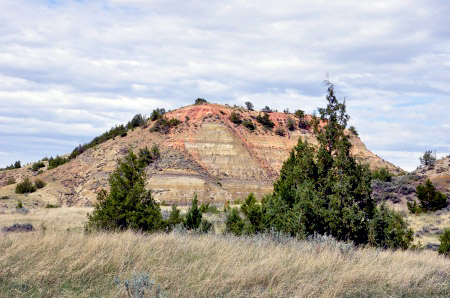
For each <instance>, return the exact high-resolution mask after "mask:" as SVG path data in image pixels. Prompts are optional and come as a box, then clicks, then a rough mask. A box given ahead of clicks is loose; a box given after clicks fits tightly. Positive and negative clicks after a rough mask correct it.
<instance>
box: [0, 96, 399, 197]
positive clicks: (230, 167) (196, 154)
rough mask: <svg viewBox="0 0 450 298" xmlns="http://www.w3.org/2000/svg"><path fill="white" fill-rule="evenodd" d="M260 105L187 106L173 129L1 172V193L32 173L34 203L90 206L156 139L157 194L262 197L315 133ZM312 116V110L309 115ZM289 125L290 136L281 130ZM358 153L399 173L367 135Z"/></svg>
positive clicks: (151, 172) (142, 131)
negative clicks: (264, 117)
mask: <svg viewBox="0 0 450 298" xmlns="http://www.w3.org/2000/svg"><path fill="white" fill-rule="evenodd" d="M232 112H236V113H239V114H240V115H241V116H242V118H243V119H249V120H251V121H252V122H253V124H254V125H255V126H256V129H255V130H254V131H250V130H249V129H247V128H246V127H244V126H243V125H236V124H234V123H233V122H231V121H230V120H229V117H230V115H231V113H232ZM259 113H260V112H258V111H248V110H245V109H243V108H236V107H229V106H223V105H216V104H203V105H193V106H187V107H184V108H181V109H177V110H174V111H172V112H169V113H166V115H165V116H166V117H167V118H168V119H171V118H175V119H178V120H180V121H181V124H179V125H178V126H176V127H174V128H172V129H171V130H170V132H169V133H167V134H162V133H160V132H151V131H150V129H149V128H150V127H152V125H154V123H153V122H151V121H149V122H148V123H147V125H145V126H143V127H140V128H136V129H134V130H133V131H129V132H128V134H127V135H126V136H124V137H116V138H115V139H111V140H109V141H107V142H104V143H102V144H100V145H97V146H96V147H94V148H91V149H89V150H87V151H86V152H84V153H83V154H81V155H79V156H78V157H77V158H75V159H74V160H71V161H70V162H68V163H67V164H64V165H62V166H59V167H57V168H55V169H53V170H48V171H47V170H46V171H44V172H43V173H41V174H39V175H37V174H36V173H34V172H32V171H30V166H28V167H24V168H21V169H18V170H9V171H3V172H0V185H1V188H0V196H3V195H7V196H10V197H11V198H14V197H20V196H23V195H17V194H14V187H15V185H9V186H8V185H6V181H7V180H8V179H9V178H14V179H15V180H16V181H18V182H20V181H21V180H23V179H24V178H25V177H26V176H29V177H31V176H35V177H32V180H33V179H36V178H40V179H42V180H44V181H46V182H47V186H46V187H45V188H43V189H40V190H38V191H37V192H35V193H32V194H29V195H27V199H28V200H30V201H31V202H35V204H43V202H44V203H47V202H48V203H53V204H59V205H69V206H72V205H79V206H81V205H91V204H92V203H93V202H94V201H95V197H96V193H97V192H98V191H99V190H100V189H101V188H107V186H108V176H109V174H110V173H111V172H112V171H113V170H114V168H115V166H116V162H117V159H118V158H121V157H123V156H124V155H125V154H126V153H127V151H128V150H130V148H131V149H132V150H137V149H138V148H143V147H145V146H147V147H149V148H150V147H151V146H153V145H157V146H158V147H159V149H160V151H161V157H160V159H159V160H158V161H157V162H155V163H153V164H151V165H150V166H149V167H148V168H147V174H148V186H149V187H150V188H151V189H152V190H153V191H154V194H155V198H156V199H158V200H159V201H161V202H166V203H172V202H177V203H179V204H180V203H181V204H183V203H187V202H188V201H190V200H191V198H192V197H193V195H194V193H197V194H198V196H199V199H200V200H201V201H209V202H223V201H225V200H235V199H241V198H244V197H245V196H246V195H247V194H248V193H250V192H253V193H255V194H256V195H257V196H262V195H264V194H266V193H268V192H270V191H271V190H272V183H273V181H274V180H275V179H276V178H277V175H278V173H279V171H280V169H281V166H282V164H283V161H284V160H285V159H286V158H287V157H288V155H289V152H290V150H291V149H292V147H293V146H294V145H296V143H297V141H298V138H299V137H301V138H302V139H305V140H308V141H309V142H311V143H313V144H316V143H317V141H316V139H315V136H314V134H313V133H312V131H311V130H308V129H306V130H305V129H296V130H294V131H288V130H286V129H285V127H286V123H287V121H288V118H292V119H293V120H295V121H296V127H298V120H297V119H296V118H295V117H294V115H292V114H285V113H278V112H273V113H270V114H269V115H270V119H271V121H273V122H274V123H275V127H274V129H273V130H267V129H265V128H264V127H263V126H262V125H260V124H259V123H258V122H257V121H256V120H255V119H256V117H257V116H258V115H259ZM308 117H310V116H307V118H308ZM277 128H284V129H285V131H286V134H285V135H284V136H280V135H277V134H276V133H275V131H276V129H277ZM352 142H353V145H354V148H353V154H355V155H356V156H358V157H359V158H360V159H361V160H362V161H364V162H368V163H369V164H370V166H371V167H372V168H378V167H387V168H388V169H389V170H390V171H392V172H394V173H399V172H400V171H401V170H400V169H399V168H397V167H395V166H394V165H392V164H390V163H388V162H386V161H384V160H383V159H381V158H380V157H378V156H376V155H375V154H373V153H372V152H370V151H369V150H368V149H367V148H366V147H365V145H364V144H363V143H362V141H361V140H360V139H359V138H358V137H355V136H352Z"/></svg>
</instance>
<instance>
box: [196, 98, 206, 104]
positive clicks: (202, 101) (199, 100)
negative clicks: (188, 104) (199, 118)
mask: <svg viewBox="0 0 450 298" xmlns="http://www.w3.org/2000/svg"><path fill="white" fill-rule="evenodd" d="M204 103H208V102H207V101H206V99H204V98H197V99H196V100H195V104H196V105H201V104H204Z"/></svg>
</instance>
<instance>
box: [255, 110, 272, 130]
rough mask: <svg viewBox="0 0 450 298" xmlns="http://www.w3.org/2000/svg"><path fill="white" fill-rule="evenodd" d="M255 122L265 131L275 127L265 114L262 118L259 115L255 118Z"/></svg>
mask: <svg viewBox="0 0 450 298" xmlns="http://www.w3.org/2000/svg"><path fill="white" fill-rule="evenodd" d="M256 120H257V121H258V122H259V123H261V124H262V125H263V126H264V127H265V128H267V129H272V128H273V127H274V126H275V124H274V123H273V122H272V121H271V120H270V116H269V114H268V113H267V112H266V113H264V115H263V116H261V114H259V115H258V116H257V117H256Z"/></svg>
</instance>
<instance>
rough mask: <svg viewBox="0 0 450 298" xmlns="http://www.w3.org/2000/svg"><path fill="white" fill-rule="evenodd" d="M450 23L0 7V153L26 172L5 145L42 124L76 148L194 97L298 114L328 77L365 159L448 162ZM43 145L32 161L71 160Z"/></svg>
mask: <svg viewBox="0 0 450 298" xmlns="http://www.w3.org/2000/svg"><path fill="white" fill-rule="evenodd" d="M449 13H450V4H448V3H446V2H444V1H437V0H436V1H427V2H426V3H425V2H423V1H418V0H413V1H408V2H407V3H406V2H405V1H402V0H394V1H387V0H386V1H372V2H367V1H336V2H330V1H314V2H311V1H287V0H286V1H257V2H251V1H243V0H234V1H226V2H223V1H183V2H180V1H139V0H133V1H121V0H114V1H106V0H104V1H69V0H66V1H52V2H45V1H32V2H30V1H20V0H18V1H4V2H1V3H0V135H1V137H2V138H3V139H6V140H7V142H4V144H3V146H2V151H4V152H10V153H11V154H12V153H13V152H15V153H14V154H16V155H18V156H20V157H21V158H22V159H24V160H25V159H27V160H28V156H29V155H28V154H29V153H28V152H26V151H25V150H22V149H21V148H20V147H19V148H17V147H18V146H17V144H12V141H13V140H15V139H14V137H17V136H20V137H21V138H23V139H21V140H22V141H23V140H35V138H42V137H45V136H46V131H47V130H48V129H49V127H51V126H53V127H58V129H55V130H52V138H53V139H57V138H61V139H67V138H69V139H70V142H72V143H75V144H76V143H79V142H81V141H86V140H87V139H89V138H91V137H93V136H95V135H96V134H98V133H100V132H102V131H104V130H105V129H107V128H108V127H110V126H112V125H114V124H116V123H120V122H125V121H127V120H128V119H129V118H130V117H131V116H132V115H133V114H134V113H138V112H142V113H146V114H148V113H149V112H150V111H151V109H153V108H156V107H165V108H175V107H179V106H181V105H183V104H186V103H191V102H193V100H194V99H195V98H197V97H204V98H206V99H208V100H211V101H217V102H221V103H231V104H233V103H237V104H243V102H245V101H246V100H248V99H250V100H252V101H253V102H254V104H255V105H256V106H257V107H263V106H265V105H269V106H270V107H273V108H277V109H279V110H282V109H284V108H289V109H290V110H291V111H293V110H295V109H297V108H300V109H303V110H306V111H308V112H311V111H313V110H314V109H315V108H316V107H317V106H321V105H323V104H324V100H323V98H324V93H325V90H324V87H323V86H321V82H322V80H323V79H324V78H325V74H326V73H327V72H328V73H329V74H330V79H331V80H332V81H333V82H334V83H335V84H336V87H337V91H338V95H339V96H341V97H344V96H345V97H347V99H348V101H347V104H348V110H349V112H350V114H351V116H352V124H354V125H355V126H356V127H357V128H358V130H359V131H360V135H361V136H362V138H363V140H364V141H365V142H366V143H367V146H368V148H369V149H371V150H372V151H374V152H375V153H380V152H384V151H386V152H388V151H389V152H391V151H392V152H403V151H404V152H423V151H424V150H425V149H436V150H438V151H445V150H447V151H450V149H449V144H450V139H449V134H448V129H449V125H450V123H449V119H450V117H449V116H450V112H449V110H450V94H449V90H450V89H449V86H450V84H449V83H450V82H449V78H450V67H449V65H450V42H449V37H450V29H449V27H448V25H447V23H448V14H449ZM70 128H72V129H70ZM74 128H76V129H74ZM76 136H80V137H81V139H80V140H77V139H76V138H78V137H76ZM74 137H75V139H73V138H74ZM52 144H53V143H51V142H50V143H49V145H48V147H45V146H42V147H41V148H40V149H41V150H43V151H46V150H49V151H51V152H54V151H55V150H56V149H55V148H58V149H61V150H63V152H60V153H65V152H67V151H70V150H71V149H72V148H71V147H70V144H67V145H66V147H64V145H61V146H59V145H58V146H59V147H55V145H52ZM17 152H19V153H17ZM20 152H23V154H21V153H20ZM447 153H448V152H447ZM41 154H42V155H46V152H41ZM7 156H10V155H6V157H5V156H2V158H1V160H0V166H4V165H5V164H8V163H10V162H11V161H12V158H13V157H7ZM14 158H16V156H14ZM386 158H387V159H388V160H390V161H392V162H394V163H396V164H399V165H401V166H404V167H408V168H410V166H409V165H407V162H406V160H405V159H404V158H403V157H400V156H398V155H395V154H390V155H386Z"/></svg>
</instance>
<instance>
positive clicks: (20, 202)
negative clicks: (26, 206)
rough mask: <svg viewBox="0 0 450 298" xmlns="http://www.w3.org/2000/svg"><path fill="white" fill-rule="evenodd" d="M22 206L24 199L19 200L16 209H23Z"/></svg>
mask: <svg viewBox="0 0 450 298" xmlns="http://www.w3.org/2000/svg"><path fill="white" fill-rule="evenodd" d="M22 208H23V204H22V201H21V200H19V201H17V206H16V209H22Z"/></svg>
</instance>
